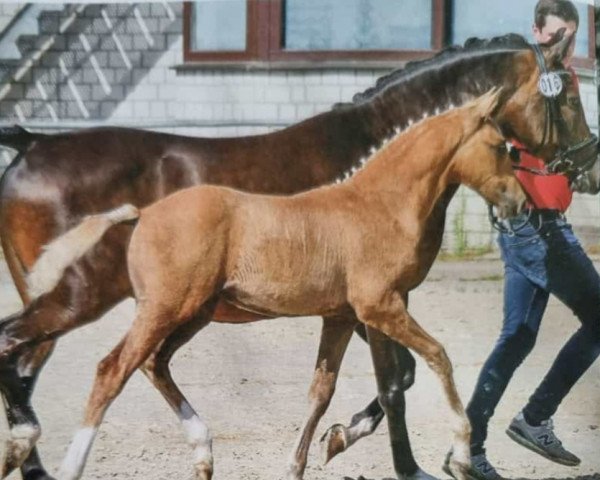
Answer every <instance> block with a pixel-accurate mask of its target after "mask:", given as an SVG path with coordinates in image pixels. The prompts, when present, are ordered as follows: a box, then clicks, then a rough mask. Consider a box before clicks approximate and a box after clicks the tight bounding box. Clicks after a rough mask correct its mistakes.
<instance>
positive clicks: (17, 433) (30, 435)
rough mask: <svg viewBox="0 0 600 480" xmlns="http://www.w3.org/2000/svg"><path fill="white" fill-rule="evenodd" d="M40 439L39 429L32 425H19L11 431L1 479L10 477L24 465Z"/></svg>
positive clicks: (0, 473)
mask: <svg viewBox="0 0 600 480" xmlns="http://www.w3.org/2000/svg"><path fill="white" fill-rule="evenodd" d="M39 437H40V430H39V428H36V427H34V426H32V425H18V426H16V427H13V428H12V429H11V431H10V438H9V439H8V440H7V441H6V448H5V449H4V457H3V459H2V469H1V470H0V478H6V477H8V475H9V474H10V473H11V472H12V471H13V470H15V469H17V468H19V467H20V466H21V465H22V464H23V462H24V461H25V460H26V459H27V457H28V456H29V453H30V452H31V449H32V448H33V447H34V446H35V442H37V439H38V438H39Z"/></svg>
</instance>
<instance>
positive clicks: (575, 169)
mask: <svg viewBox="0 0 600 480" xmlns="http://www.w3.org/2000/svg"><path fill="white" fill-rule="evenodd" d="M532 46H533V51H534V53H535V59H536V61H537V64H538V67H539V69H540V80H539V82H540V84H541V83H542V82H551V81H552V80H553V79H558V81H559V82H560V77H559V75H560V74H567V75H571V73H570V72H568V71H565V70H561V71H552V72H549V71H548V68H547V67H546V59H545V58H544V54H543V53H542V49H541V48H540V46H539V45H538V44H533V45H532ZM561 90H562V85H561V86H560V88H558V89H554V90H553V89H549V90H547V91H546V92H544V89H543V88H542V87H541V86H540V92H542V95H543V96H544V103H545V106H546V121H545V124H544V134H543V136H542V140H541V142H540V144H539V146H538V149H541V148H542V147H543V146H544V145H545V144H546V142H547V141H548V140H549V139H550V136H551V135H552V129H553V128H556V129H557V130H558V141H559V148H558V152H557V154H556V157H555V158H554V159H553V160H551V161H550V162H548V163H547V164H546V169H547V171H548V173H549V174H556V173H562V174H565V175H567V176H568V177H569V178H576V177H578V176H579V175H581V174H582V173H584V172H585V171H587V170H589V169H590V168H591V167H592V165H593V164H594V163H595V161H596V156H597V149H598V137H597V136H596V135H594V134H593V133H591V134H590V136H589V137H588V138H586V139H585V140H583V141H581V142H579V143H576V144H575V145H570V146H565V144H564V143H563V141H562V139H563V138H566V137H567V136H568V131H569V129H568V128H567V125H566V123H565V120H564V118H563V116H562V113H561V111H560V105H559V103H558V97H559V95H560V93H561ZM593 147H595V148H593ZM588 152H593V153H588ZM588 155H589V156H588Z"/></svg>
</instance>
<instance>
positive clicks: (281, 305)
mask: <svg viewBox="0 0 600 480" xmlns="http://www.w3.org/2000/svg"><path fill="white" fill-rule="evenodd" d="M223 297H224V298H225V299H226V300H227V301H228V302H230V303H232V304H233V305H235V306H236V307H238V308H242V309H244V310H248V311H250V312H254V313H256V314H262V315H265V316H268V317H276V316H300V315H325V314H332V313H335V312H338V311H340V310H341V309H342V308H343V307H344V306H345V304H346V295H345V289H344V288H342V286H341V285H327V286H324V285H323V284H322V283H321V282H318V281H317V282H311V283H303V282H301V281H300V280H298V281H296V282H272V281H271V282H269V281H267V280H266V279H265V278H254V279H253V280H252V281H244V280H232V281H229V282H227V283H226V284H225V286H224V289H223Z"/></svg>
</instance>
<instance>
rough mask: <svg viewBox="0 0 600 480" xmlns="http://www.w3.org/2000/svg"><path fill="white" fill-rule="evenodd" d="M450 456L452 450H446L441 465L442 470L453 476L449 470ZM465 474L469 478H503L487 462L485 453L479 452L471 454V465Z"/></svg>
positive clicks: (480, 479) (481, 479) (488, 479)
mask: <svg viewBox="0 0 600 480" xmlns="http://www.w3.org/2000/svg"><path fill="white" fill-rule="evenodd" d="M451 456H452V452H451V451H450V452H448V455H446V460H445V461H444V465H443V466H442V470H443V471H444V472H445V473H447V474H448V475H450V476H451V477H452V478H454V474H453V473H452V471H451V470H450V457H451ZM467 476H468V477H469V478H470V479H471V480H503V478H502V477H501V476H500V474H499V473H498V472H497V471H496V469H495V468H494V466H493V465H492V464H491V463H490V462H488V459H487V457H486V456H485V453H480V454H479V455H472V456H471V467H470V468H469V471H468V472H467Z"/></svg>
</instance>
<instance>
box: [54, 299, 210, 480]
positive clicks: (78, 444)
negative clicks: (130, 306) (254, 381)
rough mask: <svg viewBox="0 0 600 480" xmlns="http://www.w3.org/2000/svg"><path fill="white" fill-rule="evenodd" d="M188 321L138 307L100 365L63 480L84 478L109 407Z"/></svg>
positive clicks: (207, 476)
mask: <svg viewBox="0 0 600 480" xmlns="http://www.w3.org/2000/svg"><path fill="white" fill-rule="evenodd" d="M210 303H211V306H210V307H208V306H205V307H204V308H203V309H202V313H200V314H199V316H201V317H202V318H203V319H204V320H205V322H206V323H208V322H209V321H210V319H211V318H212V310H213V309H214V305H212V304H213V303H214V302H210ZM187 321H189V319H178V318H177V316H176V314H175V313H174V312H171V311H165V309H162V308H160V307H158V306H145V305H142V304H140V305H138V313H137V314H136V317H135V320H134V321H133V324H132V326H131V328H130V330H129V331H128V332H127V334H126V335H125V337H124V338H123V340H121V342H120V343H119V344H118V345H117V346H116V347H115V348H114V349H113V350H112V352H111V353H110V354H108V356H106V357H105V358H104V359H103V360H102V361H101V362H100V363H99V364H98V370H97V372H96V379H95V381H94V386H93V388H92V393H91V395H90V397H89V399H88V402H87V405H86V409H85V414H84V420H83V423H82V426H81V428H80V429H79V430H78V431H77V432H76V433H75V436H74V437H73V440H72V442H71V444H70V445H69V449H68V451H67V454H66V456H65V458H64V460H63V463H62V465H61V467H60V472H59V475H58V478H59V479H60V480H76V479H78V478H80V477H81V474H82V473H83V468H84V467H85V462H86V459H87V456H88V454H89V451H90V449H91V447H92V443H93V441H94V438H95V436H96V433H97V431H98V427H99V426H100V423H101V422H102V419H103V417H104V414H105V412H106V410H107V409H108V407H109V405H110V404H111V403H112V401H113V400H114V399H115V398H116V397H117V396H118V395H119V393H120V392H121V390H122V389H123V387H124V386H125V383H126V382H127V380H129V378H130V377H131V375H132V374H133V372H135V370H136V369H138V368H139V367H140V366H141V365H142V364H143V363H144V362H145V361H146V360H147V359H148V358H149V357H150V355H151V354H152V352H154V351H155V350H156V349H157V348H159V346H160V344H161V342H163V341H164V340H165V339H166V338H167V337H169V336H170V335H171V334H172V333H173V332H174V331H175V330H176V329H177V328H178V327H179V326H180V325H183V324H184V323H187ZM208 440H209V441H210V439H208ZM197 468H198V467H197ZM203 471H204V473H205V476H204V478H203V479H202V480H210V478H211V477H212V465H204V466H203Z"/></svg>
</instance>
